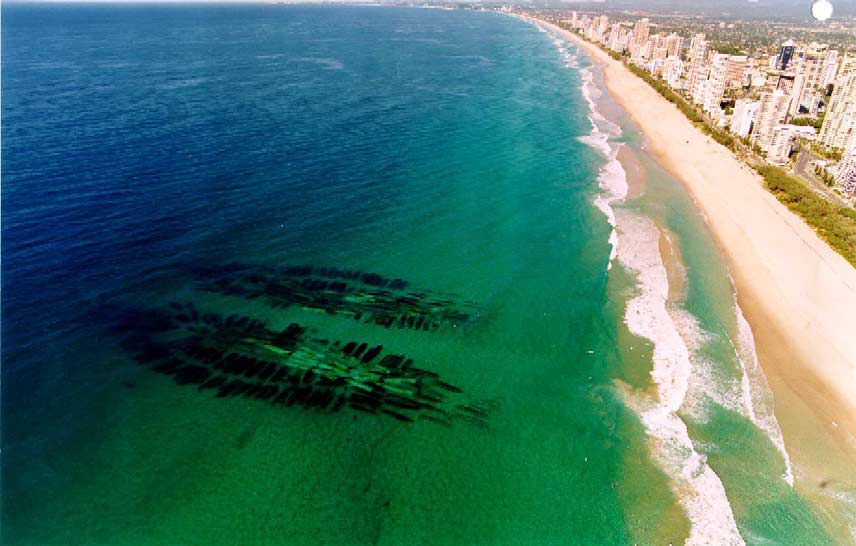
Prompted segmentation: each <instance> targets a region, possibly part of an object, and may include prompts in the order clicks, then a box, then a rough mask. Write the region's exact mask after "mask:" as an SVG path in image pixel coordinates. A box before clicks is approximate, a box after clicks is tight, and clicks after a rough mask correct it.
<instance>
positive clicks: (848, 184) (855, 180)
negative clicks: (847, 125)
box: [835, 139, 856, 195]
mask: <svg viewBox="0 0 856 546" xmlns="http://www.w3.org/2000/svg"><path fill="white" fill-rule="evenodd" d="M835 181H836V182H838V183H839V184H841V185H842V186H843V187H844V193H847V194H850V195H856V139H854V140H853V142H852V143H851V144H850V148H849V149H848V150H847V152H846V153H845V154H844V156H843V157H842V158H841V162H840V163H839V164H838V176H836V177H835Z"/></svg>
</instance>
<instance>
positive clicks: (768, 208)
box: [541, 22, 856, 489]
mask: <svg viewBox="0 0 856 546" xmlns="http://www.w3.org/2000/svg"><path fill="white" fill-rule="evenodd" d="M541 24H546V23H544V22H541ZM549 26H551V27H552V28H553V30H555V31H556V32H558V33H561V34H562V35H564V36H565V37H567V38H569V39H572V40H574V41H576V42H577V43H579V44H580V45H581V46H582V47H583V48H585V50H586V51H588V53H589V54H590V56H591V57H592V58H593V59H594V60H596V61H597V62H598V63H599V64H601V66H602V70H603V71H604V76H605V80H606V83H607V87H608V89H609V92H610V93H611V94H612V95H613V96H614V97H615V99H616V100H617V101H618V102H619V103H620V104H621V105H622V106H623V107H624V108H625V109H626V110H627V112H628V113H629V114H630V116H631V117H632V118H633V120H634V121H635V122H636V123H637V124H638V125H639V126H640V128H641V129H642V131H643V133H644V134H645V135H646V137H647V139H648V145H649V147H650V148H649V149H650V151H651V152H652V153H653V154H654V155H655V157H656V158H657V160H658V161H659V162H660V163H661V164H662V165H663V166H664V167H665V168H666V169H667V170H669V171H670V172H671V173H672V174H674V175H675V176H676V177H677V178H679V179H680V180H681V181H682V182H683V183H684V184H685V185H686V187H687V188H688V189H689V191H690V193H691V195H692V196H693V198H694V200H695V201H696V204H697V206H698V207H699V208H700V210H701V211H702V212H703V213H704V215H705V217H706V219H707V222H708V225H709V227H710V229H711V231H712V232H713V234H714V237H715V238H716V239H717V241H718V243H719V246H720V248H721V250H722V252H723V254H724V255H725V256H726V259H727V261H728V264H729V268H730V270H731V272H732V275H733V277H734V281H735V284H736V287H737V292H738V301H739V303H740V306H741V307H742V308H743V311H744V313H745V315H746V318H747V320H748V322H749V323H750V325H751V327H752V330H753V333H754V335H755V338H756V343H757V350H758V356H759V360H760V363H761V366H762V368H763V369H764V371H765V373H766V374H767V377H768V380H769V382H770V386H771V388H772V389H773V392H774V396H775V399H776V414H777V417H778V419H779V421H780V423H781V425H782V428H783V432H784V435H785V441H786V444H787V448H788V451H789V453H790V455H791V457H792V458H793V459H794V462H795V463H796V465H797V468H796V471H797V479H798V481H799V480H800V479H802V480H803V482H802V484H799V483H798V487H802V488H804V489H805V488H811V487H814V486H816V487H821V488H822V487H823V484H822V483H821V485H820V486H818V485H817V483H814V484H813V483H812V482H814V481H818V480H820V481H823V480H836V479H844V478H846V477H847V476H848V474H849V473H852V468H853V467H852V464H853V462H854V453H856V335H854V326H856V269H854V268H853V267H852V266H851V265H850V264H849V263H847V262H846V261H845V260H844V259H843V258H842V257H841V256H840V255H838V254H837V253H835V252H834V251H833V250H832V249H831V248H829V247H828V246H827V245H826V243H824V242H823V241H822V240H821V239H820V238H819V237H818V236H817V235H816V234H815V233H814V231H813V230H812V229H811V228H810V227H809V226H808V225H806V224H805V222H803V221H802V219H800V218H799V217H798V216H796V215H795V214H793V213H791V212H790V211H789V210H788V209H787V208H786V207H784V206H783V205H782V204H781V203H779V202H778V201H777V200H776V199H775V198H774V197H773V196H772V195H771V194H770V193H769V192H767V191H766V190H765V189H764V187H763V180H762V179H761V177H760V176H758V175H757V174H756V173H755V172H754V171H753V170H751V169H750V168H749V167H747V166H746V165H745V164H743V163H742V162H741V161H739V160H738V159H737V158H736V157H735V156H734V155H733V154H732V153H731V152H730V151H728V150H727V149H726V148H724V147H722V146H720V145H719V144H717V143H716V142H714V141H713V140H712V139H711V138H709V137H707V136H705V135H704V134H703V133H702V132H701V131H699V130H698V129H696V128H695V127H694V126H693V125H692V124H691V123H690V122H689V120H687V119H686V117H684V115H683V114H682V113H681V112H680V111H679V110H678V109H677V108H676V107H675V106H674V105H672V104H671V103H669V102H668V101H666V100H665V99H663V98H662V97H661V96H660V95H659V94H658V93H657V92H656V91H654V89H652V88H651V87H650V86H649V85H648V84H647V83H645V82H644V81H643V80H641V79H639V78H638V77H636V76H635V75H633V74H632V73H631V72H630V71H629V70H627V69H626V68H625V67H624V66H623V65H622V64H621V63H620V62H618V61H616V60H614V59H612V58H611V57H609V55H607V54H606V53H604V52H603V51H602V50H600V49H599V48H597V47H595V46H594V45H592V44H590V43H588V42H585V41H583V40H582V39H581V38H580V37H578V36H576V35H574V34H572V33H570V32H567V31H564V30H562V29H559V28H558V27H555V26H553V25H549ZM830 450H832V451H830ZM847 481H852V478H851V479H850V480H847Z"/></svg>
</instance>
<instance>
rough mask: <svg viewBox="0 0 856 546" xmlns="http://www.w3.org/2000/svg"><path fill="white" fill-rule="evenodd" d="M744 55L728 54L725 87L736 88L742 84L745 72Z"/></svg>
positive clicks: (745, 57) (746, 60) (746, 58)
mask: <svg viewBox="0 0 856 546" xmlns="http://www.w3.org/2000/svg"><path fill="white" fill-rule="evenodd" d="M748 60H749V57H747V56H746V55H730V56H729V57H728V61H727V63H726V66H725V88H726V89H738V88H740V87H742V86H743V74H744V73H745V72H746V63H747V62H748Z"/></svg>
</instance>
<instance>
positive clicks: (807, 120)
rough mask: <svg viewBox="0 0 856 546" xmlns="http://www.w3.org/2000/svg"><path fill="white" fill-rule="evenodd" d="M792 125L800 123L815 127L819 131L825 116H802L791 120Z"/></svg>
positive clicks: (803, 125) (802, 125)
mask: <svg viewBox="0 0 856 546" xmlns="http://www.w3.org/2000/svg"><path fill="white" fill-rule="evenodd" d="M790 123H791V125H799V126H801V127H814V128H815V129H817V130H818V131H819V130H820V128H821V126H823V117H819V118H811V117H801V118H793V119H792V120H791V121H790Z"/></svg>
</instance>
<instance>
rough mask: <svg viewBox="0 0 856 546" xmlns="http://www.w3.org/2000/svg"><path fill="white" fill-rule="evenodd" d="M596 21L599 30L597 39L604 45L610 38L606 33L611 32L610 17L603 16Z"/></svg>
mask: <svg viewBox="0 0 856 546" xmlns="http://www.w3.org/2000/svg"><path fill="white" fill-rule="evenodd" d="M595 21H597V30H596V31H595V32H596V33H597V36H596V38H595V39H596V40H597V41H598V42H599V43H603V42H605V41H606V40H607V38H608V36H607V33H606V31H607V30H609V17H607V16H606V15H601V16H600V17H598V18H597V19H595Z"/></svg>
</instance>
